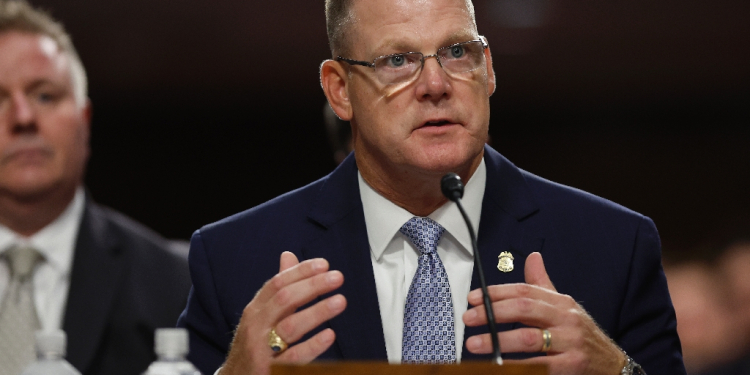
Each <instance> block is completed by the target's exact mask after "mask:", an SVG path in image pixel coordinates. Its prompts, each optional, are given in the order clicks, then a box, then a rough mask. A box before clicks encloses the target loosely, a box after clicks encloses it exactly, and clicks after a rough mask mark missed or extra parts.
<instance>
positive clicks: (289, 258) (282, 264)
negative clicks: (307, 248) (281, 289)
mask: <svg viewBox="0 0 750 375" xmlns="http://www.w3.org/2000/svg"><path fill="white" fill-rule="evenodd" d="M298 264H299V260H298V259H297V256H296V255H294V254H292V253H290V252H288V251H285V252H283V253H281V260H279V273H282V272H284V271H286V270H288V269H290V268H292V267H294V266H296V265H298Z"/></svg>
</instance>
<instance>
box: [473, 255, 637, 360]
mask: <svg viewBox="0 0 750 375" xmlns="http://www.w3.org/2000/svg"><path fill="white" fill-rule="evenodd" d="M524 276H525V279H526V283H525V284H506V285H493V286H490V287H489V288H488V289H489V293H490V299H491V300H492V307H493V309H494V313H495V321H496V322H498V323H513V322H520V323H523V324H526V325H529V326H532V327H538V328H519V329H515V330H512V331H507V332H501V333H499V334H498V337H499V339H500V342H501V343H502V346H501V348H502V350H503V352H505V353H511V352H542V351H543V349H545V350H544V351H546V352H547V356H542V357H535V358H531V359H526V360H521V361H517V362H520V363H545V364H547V365H548V366H549V369H550V374H551V375H557V374H604V375H606V374H618V373H619V372H620V370H621V369H622V367H623V365H624V363H625V355H624V354H623V353H622V351H620V349H619V348H618V347H617V345H616V344H615V343H614V342H613V341H612V340H611V339H610V338H609V337H607V335H606V334H605V333H604V332H603V331H602V330H601V329H600V328H599V327H598V326H597V325H596V322H594V320H593V319H592V318H591V316H589V314H588V313H586V311H585V310H584V309H583V307H581V305H579V304H578V303H576V301H575V300H574V299H573V298H571V297H570V296H568V295H564V294H560V293H557V290H556V289H555V287H554V285H552V281H551V280H550V278H549V276H548V275H547V271H546V269H545V267H544V261H543V260H542V255H541V254H539V253H532V254H531V255H529V257H528V258H526V265H525V267H524ZM469 303H471V305H472V306H474V307H473V308H471V309H469V310H468V311H467V312H466V313H465V314H464V316H463V320H464V323H465V324H466V325H467V326H478V325H482V324H486V323H487V318H486V316H485V313H484V308H483V307H482V291H481V290H479V289H477V290H473V291H471V293H469ZM544 330H547V331H548V332H549V336H548V340H547V342H548V343H549V347H548V348H545V338H544ZM466 348H467V349H468V350H469V351H470V352H472V353H491V352H492V343H491V341H490V336H489V334H483V335H476V336H472V337H470V338H468V339H467V340H466ZM507 362H508V363H512V362H516V361H507Z"/></svg>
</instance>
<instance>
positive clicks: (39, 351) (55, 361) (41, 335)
mask: <svg viewBox="0 0 750 375" xmlns="http://www.w3.org/2000/svg"><path fill="white" fill-rule="evenodd" d="M66 346H67V336H65V332H63V331H61V330H59V329H58V330H55V331H37V332H36V355H37V360H36V362H32V363H31V364H30V365H29V366H28V367H26V369H25V370H23V372H22V373H21V374H22V375H81V373H80V372H78V370H76V369H75V367H73V366H71V364H70V363H68V361H66V360H65V348H66Z"/></svg>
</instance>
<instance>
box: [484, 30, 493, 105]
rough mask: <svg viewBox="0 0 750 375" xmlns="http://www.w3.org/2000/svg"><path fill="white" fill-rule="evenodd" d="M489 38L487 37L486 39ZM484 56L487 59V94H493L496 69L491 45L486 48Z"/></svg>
mask: <svg viewBox="0 0 750 375" xmlns="http://www.w3.org/2000/svg"><path fill="white" fill-rule="evenodd" d="M486 40H487V38H485V41H486ZM484 58H485V60H486V61H487V95H488V96H492V94H494V93H495V87H496V86H495V85H496V83H495V69H494V68H493V67H492V52H490V47H489V45H488V46H487V48H485V49H484Z"/></svg>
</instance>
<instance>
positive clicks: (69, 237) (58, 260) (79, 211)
mask: <svg viewBox="0 0 750 375" xmlns="http://www.w3.org/2000/svg"><path fill="white" fill-rule="evenodd" d="M85 203H86V194H85V193H84V191H83V188H81V187H79V188H78V189H76V192H75V195H74V196H73V200H72V201H71V202H70V203H69V204H68V207H66V208H65V211H63V212H62V214H60V216H58V217H57V219H55V220H54V221H53V222H51V223H49V224H48V225H47V226H46V227H44V228H42V230H40V231H39V232H36V233H34V234H33V235H31V236H30V237H24V236H21V235H19V234H18V233H15V232H14V231H12V230H11V229H9V228H7V227H5V226H4V225H0V254H2V253H4V252H5V251H7V250H8V249H10V248H11V247H14V246H19V245H20V246H31V247H33V248H34V249H36V250H37V251H39V252H40V253H41V254H42V256H44V259H45V261H46V262H48V263H49V264H50V265H51V266H52V267H54V268H56V269H58V270H59V271H60V272H62V273H67V272H68V271H69V270H70V266H71V263H72V262H73V250H74V248H75V241H76V239H77V237H78V229H79V227H80V224H81V220H82V219H83V207H84V205H85Z"/></svg>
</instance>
